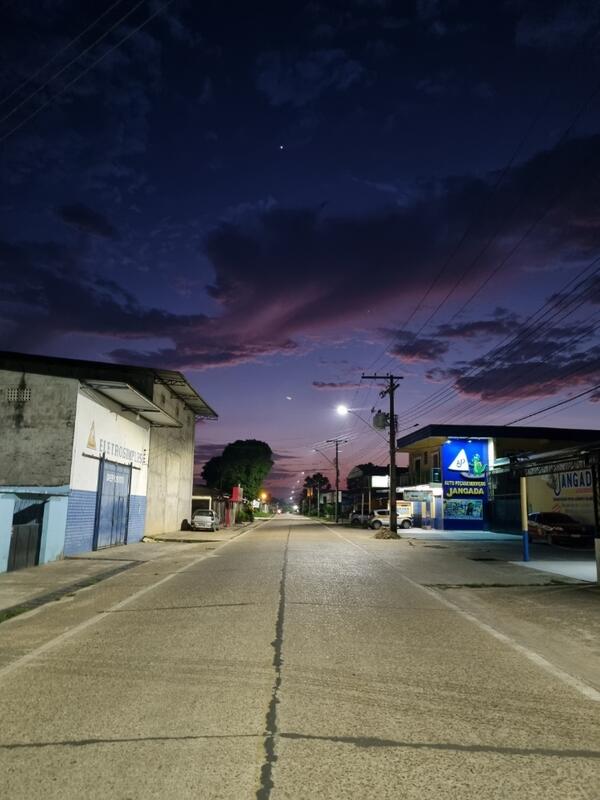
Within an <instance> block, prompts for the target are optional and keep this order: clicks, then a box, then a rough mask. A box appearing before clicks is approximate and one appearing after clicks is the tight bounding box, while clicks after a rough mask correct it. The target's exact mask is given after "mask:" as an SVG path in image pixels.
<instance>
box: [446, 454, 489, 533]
mask: <svg viewBox="0 0 600 800" xmlns="http://www.w3.org/2000/svg"><path fill="white" fill-rule="evenodd" d="M487 454H488V440H487V439H476V440H474V441H468V440H467V439H452V440H450V441H448V442H446V443H445V444H444V445H442V486H443V492H444V501H445V510H444V516H445V517H446V518H447V519H462V518H471V519H482V518H483V503H484V501H485V500H487V495H488V464H487Z"/></svg>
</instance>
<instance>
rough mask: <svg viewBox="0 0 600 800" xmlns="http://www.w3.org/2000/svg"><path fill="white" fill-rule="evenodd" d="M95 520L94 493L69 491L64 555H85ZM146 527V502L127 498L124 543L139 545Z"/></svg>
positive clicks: (90, 542) (138, 497)
mask: <svg viewBox="0 0 600 800" xmlns="http://www.w3.org/2000/svg"><path fill="white" fill-rule="evenodd" d="M95 518H96V492H84V491H81V490H78V489H73V490H72V491H71V494H70V495H69V508H68V510H67V527H66V530H65V550H64V552H65V555H66V556H72V555H75V554H76V553H85V552H89V551H90V550H91V549H92V546H93V543H94V520H95ZM145 523H146V498H145V497H144V496H141V495H131V497H130V498H129V524H128V526H127V541H128V542H139V541H140V539H141V538H142V537H143V535H144V528H145Z"/></svg>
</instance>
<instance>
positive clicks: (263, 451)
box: [202, 439, 273, 498]
mask: <svg viewBox="0 0 600 800" xmlns="http://www.w3.org/2000/svg"><path fill="white" fill-rule="evenodd" d="M272 467H273V452H272V450H271V448H270V447H269V445H268V444H267V443H266V442H261V441H259V440H257V439H238V440H237V441H235V442H231V443H230V444H228V445H227V446H226V447H225V449H224V450H223V454H222V455H220V456H215V457H214V458H211V459H210V460H209V461H207V462H206V464H205V465H204V469H203V470H202V477H203V478H204V480H205V481H206V483H207V485H208V486H211V487H215V488H219V489H223V491H226V492H228V491H231V489H232V487H233V486H237V484H238V483H239V484H240V485H241V486H242V487H243V488H244V497H248V498H255V497H257V496H258V493H259V491H260V488H261V485H262V482H263V481H264V480H265V478H266V477H267V475H268V474H269V472H270V471H271V469H272Z"/></svg>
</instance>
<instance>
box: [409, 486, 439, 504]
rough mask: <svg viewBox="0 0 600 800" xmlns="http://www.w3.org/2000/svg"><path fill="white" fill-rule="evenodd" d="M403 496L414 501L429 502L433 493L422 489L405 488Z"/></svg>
mask: <svg viewBox="0 0 600 800" xmlns="http://www.w3.org/2000/svg"><path fill="white" fill-rule="evenodd" d="M402 496H403V497H404V499H405V500H409V501H410V502H412V503H428V502H429V501H430V500H431V498H432V496H433V495H432V493H431V492H427V491H424V490H421V489H405V490H404V492H403V493H402Z"/></svg>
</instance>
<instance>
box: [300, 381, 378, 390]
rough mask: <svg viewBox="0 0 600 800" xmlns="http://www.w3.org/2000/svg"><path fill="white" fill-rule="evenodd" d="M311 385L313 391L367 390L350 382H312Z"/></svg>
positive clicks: (358, 384) (361, 385)
mask: <svg viewBox="0 0 600 800" xmlns="http://www.w3.org/2000/svg"><path fill="white" fill-rule="evenodd" d="M312 385H313V386H314V388H315V389H361V388H367V387H365V386H363V384H360V383H356V382H351V381H346V382H343V381H341V382H339V383H336V382H335V381H333V382H331V381H330V382H327V381H313V382H312Z"/></svg>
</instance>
